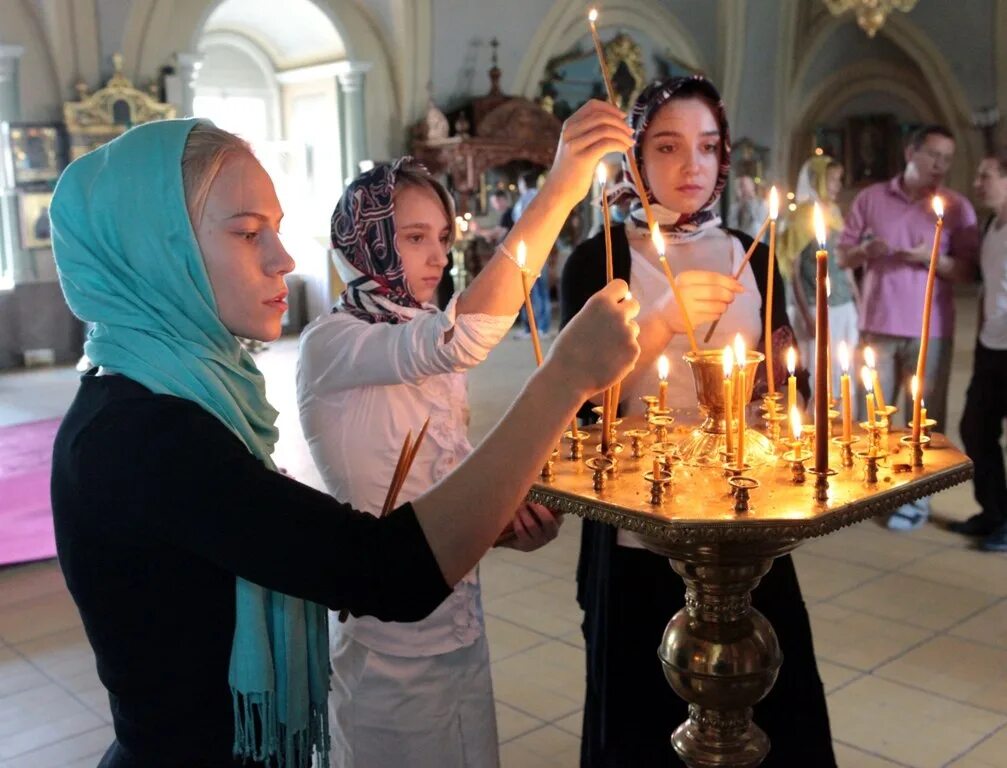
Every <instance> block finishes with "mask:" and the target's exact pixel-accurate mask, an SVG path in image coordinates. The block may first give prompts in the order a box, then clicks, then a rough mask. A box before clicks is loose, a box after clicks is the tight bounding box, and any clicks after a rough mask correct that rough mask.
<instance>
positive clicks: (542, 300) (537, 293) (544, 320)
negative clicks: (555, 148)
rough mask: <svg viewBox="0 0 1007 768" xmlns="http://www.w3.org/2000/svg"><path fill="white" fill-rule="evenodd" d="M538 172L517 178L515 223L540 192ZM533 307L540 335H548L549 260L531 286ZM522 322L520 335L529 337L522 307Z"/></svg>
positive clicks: (525, 315) (529, 332) (549, 304)
mask: <svg viewBox="0 0 1007 768" xmlns="http://www.w3.org/2000/svg"><path fill="white" fill-rule="evenodd" d="M537 183H538V174H537V173H534V172H528V173H522V174H521V175H520V176H519V177H518V180H517V188H518V193H519V195H518V199H517V202H516V203H514V209H513V210H514V214H513V215H514V223H517V222H518V221H520V220H521V217H522V216H523V215H524V212H525V211H527V210H528V206H529V205H531V201H532V200H534V199H535V196H536V195H537V194H538V187H537V186H536V184H537ZM531 307H532V310H533V311H534V312H535V324H536V325H537V326H538V332H539V335H540V336H547V335H548V334H549V328H550V327H551V325H552V302H551V301H550V299H549V265H548V261H547V262H546V264H545V265H544V266H543V267H542V272H541V273H540V274H539V276H538V279H537V280H535V282H534V283H532V286H531ZM520 314H521V322H522V323H523V324H524V329H523V330H522V331H520V332H519V334H518V335H519V336H520V337H522V338H527V337H528V336H530V335H531V326H530V325H529V324H528V315H527V313H526V312H525V310H524V307H521V313H520Z"/></svg>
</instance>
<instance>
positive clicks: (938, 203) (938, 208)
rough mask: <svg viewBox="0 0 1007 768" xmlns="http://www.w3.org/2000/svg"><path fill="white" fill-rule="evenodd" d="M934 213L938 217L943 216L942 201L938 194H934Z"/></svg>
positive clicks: (941, 217)
mask: <svg viewBox="0 0 1007 768" xmlns="http://www.w3.org/2000/svg"><path fill="white" fill-rule="evenodd" d="M933 205H934V213H936V214H937V218H938V219H943V218H944V201H943V200H941V198H940V195H934V201H933Z"/></svg>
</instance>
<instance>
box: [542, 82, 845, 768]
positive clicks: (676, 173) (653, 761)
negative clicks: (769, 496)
mask: <svg viewBox="0 0 1007 768" xmlns="http://www.w3.org/2000/svg"><path fill="white" fill-rule="evenodd" d="M630 123H631V125H632V127H633V129H634V135H635V138H636V144H635V146H634V148H633V152H634V153H635V157H636V161H637V163H638V165H639V167H640V169H641V173H642V175H643V181H644V185H643V186H644V189H645V193H646V194H647V195H649V202H650V203H651V208H652V209H653V212H654V216H655V218H656V219H657V223H658V225H659V226H660V228H661V232H662V234H663V235H664V238H665V241H666V242H667V243H668V247H667V258H668V261H669V264H670V266H671V267H672V269H673V271H674V274H675V275H677V277H676V281H677V284H678V286H679V289H680V291H679V292H680V294H681V296H682V301H683V303H684V304H685V308H686V310H687V311H688V314H689V317H690V318H691V320H692V321H693V323H694V324H695V325H696V326H697V328H699V327H700V326H702V325H703V324H706V323H710V322H712V321H714V320H716V319H718V318H720V322H719V324H718V327H717V330H716V332H715V333H714V335H713V338H712V339H711V341H710V348H720V349H722V348H723V347H724V346H725V345H727V344H730V343H732V342H733V340H734V337H735V335H736V334H738V333H740V334H741V335H742V337H743V338H744V340H745V342H746V346H747V347H748V348H750V349H751V348H757V345H761V341H760V337H761V335H762V329H763V314H762V313H763V312H764V311H766V309H765V308H764V307H763V303H764V302H763V299H762V296H763V292H764V290H765V286H766V272H767V268H768V261H769V259H768V256H769V253H768V248H767V247H766V246H765V245H760V246H757V248H756V250H755V252H754V255H753V257H752V259H751V262H750V263H749V265H748V266H746V267H745V269H744V270H742V272H741V275H740V277H739V280H737V281H735V280H734V279H733V278H732V277H731V275H733V274H734V273H735V271H736V270H737V268H738V265H739V264H740V263H741V261H742V259H743V257H744V253H745V249H746V248H747V247H748V246H749V245H750V244H751V242H752V241H751V239H750V238H749V237H747V236H746V235H744V234H742V233H739V232H734V231H730V230H725V229H723V228H722V227H721V224H720V218H719V215H718V210H719V198H720V193H721V191H722V190H723V188H724V185H725V184H726V182H727V175H728V168H729V160H730V143H729V142H730V139H729V134H728V125H727V118H726V115H725V112H724V108H723V105H722V103H721V101H720V96H719V94H718V93H717V91H716V89H715V88H714V87H713V85H712V84H711V83H710V82H709V81H707V80H706V79H705V78H702V77H684V78H672V79H669V80H666V81H663V82H659V83H656V84H654V85H651V86H648V87H647V88H646V89H645V90H644V91H643V92H642V93H641V95H640V96H639V98H638V100H637V102H636V105H635V106H634V108H633V110H632V112H631V114H630ZM634 190H635V187H634V186H633V184H632V180H628V182H627V183H624V184H623V185H622V186H621V187H620V188H619V189H617V190H615V192H616V193H617V194H620V195H622V196H628V197H629V198H630V200H631V201H632V203H631V208H630V217H629V220H628V221H627V223H626V224H625V225H623V226H614V227H613V228H612V242H613V257H614V272H615V276H616V277H617V278H623V279H625V280H627V281H628V282H629V283H630V285H631V288H632V291H633V296H634V297H635V298H637V299H638V300H639V301H640V305H641V316H640V321H639V322H640V346H641V355H640V358H639V360H638V361H637V364H636V367H635V369H634V371H633V372H632V373H631V374H630V375H629V376H627V378H626V380H625V381H624V382H623V387H622V392H623V406H624V409H625V410H626V411H629V412H639V411H642V408H643V406H642V404H640V400H639V397H640V396H641V395H645V394H652V393H653V391H654V389H655V388H656V387H657V384H658V376H657V371H656V361H657V359H658V357H659V356H660V355H662V354H666V355H667V357H668V358H669V361H670V363H671V367H672V371H671V374H670V376H669V377H668V391H667V402H668V406H669V407H670V408H672V409H673V410H675V412H676V415H677V416H678V417H679V419H680V420H687V419H688V418H690V417H692V416H693V415H694V414H695V412H696V411H695V407H696V394H695V389H694V386H693V379H692V375H691V373H690V371H689V370H688V367H687V364H686V363H685V362H684V361H683V360H682V355H683V354H684V353H685V352H687V351H688V350H689V342H688V339H687V338H686V333H685V324H684V322H683V317H682V309H681V308H680V307H679V306H678V305H677V303H676V302H675V300H674V299H673V298H672V292H671V291H670V289H669V286H668V282H667V280H666V278H665V275H664V273H663V271H662V268H661V266H660V265H659V263H658V261H657V254H656V251H655V249H654V247H653V246H652V244H651V240H650V236H649V233H648V231H647V223H646V217H645V214H644V211H643V204H642V202H641V200H640V199H639V198H637V197H635V191H634ZM603 240H604V238H603V236H602V235H598V236H596V237H594V238H592V239H591V240H588V241H586V242H585V243H582V244H581V245H580V246H579V247H578V248H577V249H576V250H575V251H574V252H573V253H572V254H571V256H570V257H569V259H568V260H567V263H566V265H565V268H564V271H563V279H562V284H561V314H562V319H563V321H565V322H568V321H569V320H570V319H571V318H572V317H574V315H575V314H576V312H577V311H578V310H579V309H580V307H581V306H583V305H584V302H585V301H586V300H587V299H588V297H590V296H591V294H592V293H594V292H595V291H597V290H598V289H599V288H600V287H601V286H602V285H604V282H605V248H604V242H603ZM776 279H777V280H779V276H778V275H777V276H776ZM770 311H771V312H772V323H771V325H772V327H773V329H774V346H775V350H776V351H775V358H774V359H775V360H776V361H777V363H778V365H779V366H780V370H778V371H777V372H776V380H777V381H783V380H784V379H785V378H786V373H785V368H783V364H784V359H785V355H784V354H783V351H784V350H785V349H786V347H787V346H788V345H789V344H791V343H793V336H792V333H791V332H790V329H789V326H788V324H787V316H786V307H785V300H784V292H783V291H776V292H775V295H774V302H773V306H772V307H771V308H770ZM704 332H705V328H704V329H703V330H702V331H700V330H697V334H696V335H697V336H698V337H699V338H702V336H703V333H704ZM802 373H803V372H802ZM803 376H805V377H806V373H804V374H803ZM802 393H803V394H804V395H805V396H807V391H806V389H805V388H804V387H802ZM734 396H735V398H737V397H738V393H737V392H735V393H734ZM596 397H597V399H598V400H600V397H601V395H600V393H599V394H598V395H597V396H596ZM577 577H578V600H579V602H580V605H581V607H582V608H583V609H584V632H585V647H586V655H587V692H586V701H585V705H584V723H583V727H582V734H583V737H582V751H581V765H582V766H583V768H603V767H608V766H626V765H641V766H643V765H646V766H651V765H681V762H680V761H679V759H678V757H677V755H676V754H675V752H674V750H673V748H672V747H671V745H670V743H669V734H670V731H671V729H672V728H673V727H674V726H675V725H677V724H678V723H680V722H682V721H683V720H685V719H686V717H687V716H688V713H687V708H686V704H685V703H684V702H683V701H682V700H681V699H679V698H678V697H677V696H676V695H675V693H674V692H673V691H672V690H671V688H670V687H669V686H668V685H667V683H666V682H665V681H664V676H663V673H662V670H661V665H660V663H659V661H658V659H657V656H656V654H655V653H654V649H655V648H656V647H657V645H658V643H659V642H660V639H661V635H662V632H663V630H664V627H665V625H666V624H667V622H668V618H669V617H670V616H671V615H673V614H674V613H675V612H676V611H677V610H678V609H680V608H682V607H683V605H684V586H683V584H682V581H681V579H680V578H679V577H678V576H676V575H675V573H674V572H673V571H672V570H671V569H670V568H669V567H668V563H667V561H666V560H665V559H663V558H661V557H658V556H656V555H653V554H651V553H650V552H648V551H647V550H645V549H643V548H642V547H641V546H640V543H639V541H638V540H637V539H636V538H635V537H634V536H633V535H632V534H631V533H628V532H624V531H616V530H615V529H614V528H612V527H610V526H606V525H602V524H599V523H593V522H590V521H587V520H585V521H584V522H583V523H582V539H581V554H580V562H579V565H578V572H577ZM800 594H801V593H800V587H799V585H798V583H797V576H796V573H795V572H794V567H793V563H792V562H791V560H790V558H789V557H782V558H780V559H778V560H777V561H776V564H775V565H774V566H773V568H772V570H771V571H770V572H769V574H767V576H766V577H765V578H764V579H763V581H762V584H761V586H760V587H759V588H758V589H757V590H756V591H755V593H754V601H755V605H756V606H757V607H758V609H759V610H760V611H762V612H763V613H764V614H765V615H766V616H767V618H769V619H770V620H771V621H772V622H773V625H774V627H775V628H776V631H777V634H778V635H779V637H780V643H781V646H782V647H783V653H784V656H785V658H786V659H787V661H786V663H785V664H784V666H783V669H782V671H781V673H780V677H779V679H778V681H777V686H779V689H776V688H774V690H773V692H771V693H770V694H769V695H768V696H767V698H766V699H765V701H764V702H762V703H761V704H759V705H758V706H757V707H756V713H755V719H756V721H757V722H758V723H759V724H760V726H761V727H763V728H764V729H765V730H766V731H767V733H769V735H770V738H771V739H772V740H773V750H772V752H771V753H770V756H769V758H768V760H767V762H766V763H765V764H766V765H776V766H779V765H815V766H833V765H835V760H834V758H833V755H832V743H831V738H830V735H829V725H828V712H827V710H826V708H825V696H824V692H823V690H822V687H821V682H820V680H819V677H818V672H817V668H816V665H815V657H814V649H813V647H812V642H811V629H810V625H809V622H808V617H807V612H806V611H805V608H804V605H803V602H802V600H801V596H800Z"/></svg>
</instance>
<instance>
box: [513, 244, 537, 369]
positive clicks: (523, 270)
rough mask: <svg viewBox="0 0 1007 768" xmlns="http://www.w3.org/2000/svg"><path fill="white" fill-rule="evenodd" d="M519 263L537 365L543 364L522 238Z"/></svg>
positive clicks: (526, 255)
mask: <svg viewBox="0 0 1007 768" xmlns="http://www.w3.org/2000/svg"><path fill="white" fill-rule="evenodd" d="M516 260H517V265H518V267H519V268H520V269H521V287H522V288H523V289H524V309H525V312H526V313H527V314H528V327H529V328H531V343H532V347H533V348H534V350H535V365H542V343H541V342H540V341H539V338H538V326H537V325H535V308H534V307H533V306H532V303H531V285H530V283H529V280H528V269H527V268H526V267H525V264H527V263H528V249H527V247H526V246H525V244H524V240H521V241H520V242H519V243H518V244H517V257H516Z"/></svg>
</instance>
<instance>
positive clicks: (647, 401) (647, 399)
mask: <svg viewBox="0 0 1007 768" xmlns="http://www.w3.org/2000/svg"><path fill="white" fill-rule="evenodd" d="M640 402H642V403H643V404H644V406H645V408H646V410H645V411H644V414H643V415H644V418H649V417H650V416H652V415H653V413H654V411H656V410H657V403H658V398H657V395H643V396H641V397H640Z"/></svg>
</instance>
